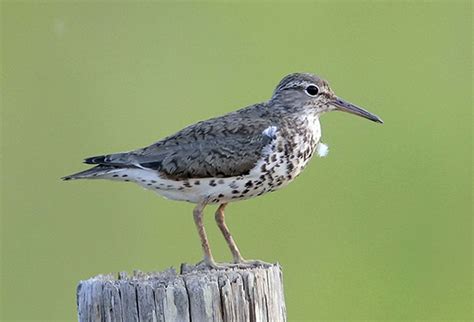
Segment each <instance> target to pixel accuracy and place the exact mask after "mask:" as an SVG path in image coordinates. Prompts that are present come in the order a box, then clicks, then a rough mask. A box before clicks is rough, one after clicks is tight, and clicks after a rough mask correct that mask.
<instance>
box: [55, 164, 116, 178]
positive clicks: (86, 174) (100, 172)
mask: <svg viewBox="0 0 474 322" xmlns="http://www.w3.org/2000/svg"><path fill="white" fill-rule="evenodd" d="M120 170H121V168H120V167H114V166H106V165H98V166H96V167H93V168H90V169H87V170H85V171H81V172H78V173H74V174H71V175H68V176H65V177H62V178H61V179H63V180H74V179H99V178H103V177H104V176H106V175H108V174H111V173H113V172H117V171H120Z"/></svg>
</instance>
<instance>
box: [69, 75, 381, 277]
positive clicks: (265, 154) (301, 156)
mask: <svg viewBox="0 0 474 322" xmlns="http://www.w3.org/2000/svg"><path fill="white" fill-rule="evenodd" d="M330 111H343V112H348V113H351V114H354V115H358V116H361V117H363V118H366V119H368V120H371V121H373V122H376V123H383V121H382V120H381V119H380V118H379V117H378V116H377V115H375V114H372V113H370V112H368V111H367V110H365V109H363V108H361V107H358V106H356V105H354V104H352V103H349V102H348V101H346V100H344V99H342V98H340V97H338V96H336V94H335V93H334V91H333V90H332V89H331V88H330V86H329V83H328V82H327V81H326V80H324V79H322V78H320V77H319V76H316V75H314V74H311V73H293V74H289V75H287V76H285V77H284V78H283V79H282V80H281V81H280V82H279V83H278V85H277V86H276V88H275V90H274V92H273V94H272V96H271V97H270V99H269V100H267V101H264V102H261V103H257V104H254V105H250V106H247V107H244V108H241V109H239V110H236V111H234V112H230V113H228V114H225V115H223V116H219V117H215V118H211V119H208V120H204V121H200V122H197V123H195V124H192V125H190V126H188V127H185V128H184V129H182V130H181V131H178V132H177V133H175V134H173V135H170V136H168V137H165V138H163V139H161V140H159V141H157V142H155V143H153V144H151V145H149V146H146V147H144V148H140V149H137V150H133V151H130V152H123V153H113V154H106V155H100V156H94V157H90V158H86V159H85V160H84V163H86V164H90V165H94V167H92V168H89V169H87V170H85V171H81V172H78V173H75V174H72V175H69V176H66V177H63V178H62V179H64V180H74V179H108V180H114V181H125V182H134V183H136V184H138V185H140V186H142V187H144V188H146V189H149V190H152V191H155V192H156V193H158V194H159V195H161V196H164V197H165V198H168V199H172V200H179V201H187V202H190V203H193V204H195V207H194V209H193V218H194V222H195V225H196V228H197V231H198V234H199V238H200V241H201V247H202V252H203V255H204V257H203V260H202V261H201V262H200V263H199V264H200V265H203V266H204V267H207V268H222V267H227V266H225V264H218V263H217V262H216V261H215V260H214V257H213V255H212V252H211V247H210V245H209V241H208V238H207V234H206V230H205V227H204V224H203V214H204V208H205V207H206V206H207V205H213V204H214V205H218V207H217V211H216V212H215V220H216V223H217V226H218V227H219V229H220V231H221V233H222V235H223V236H224V239H225V241H226V242H227V245H228V247H229V249H230V252H231V254H232V257H233V262H232V263H228V264H229V265H252V264H259V263H262V262H261V261H258V260H254V261H252V260H245V259H244V258H243V257H242V255H241V253H240V250H239V248H238V247H237V244H236V242H235V241H234V238H233V237H232V235H231V233H230V231H229V228H228V227H227V225H226V223H225V210H226V207H227V205H228V204H229V203H231V202H236V201H240V200H245V199H249V198H253V197H258V196H261V195H263V194H266V193H268V192H273V191H276V190H278V189H281V188H283V187H285V186H286V185H288V184H289V183H290V182H292V181H293V180H294V179H295V178H296V177H297V176H298V175H299V174H300V173H301V171H302V170H303V169H304V168H305V167H306V165H307V164H308V162H309V160H310V159H311V158H312V156H313V155H314V153H315V152H316V153H317V154H320V155H321V156H324V155H325V154H326V153H327V146H326V145H325V144H324V143H323V142H322V141H321V125H320V121H319V119H320V117H321V115H323V114H325V113H326V112H330Z"/></svg>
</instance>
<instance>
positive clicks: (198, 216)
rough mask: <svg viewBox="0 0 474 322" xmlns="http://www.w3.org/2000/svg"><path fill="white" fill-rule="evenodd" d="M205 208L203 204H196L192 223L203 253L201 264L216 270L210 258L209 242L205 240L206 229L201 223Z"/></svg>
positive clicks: (214, 263) (212, 259)
mask: <svg viewBox="0 0 474 322" xmlns="http://www.w3.org/2000/svg"><path fill="white" fill-rule="evenodd" d="M204 207H206V204H205V203H201V204H198V205H197V206H196V207H195V208H194V210H193V217H194V223H195V224H196V228H197V230H198V233H199V238H200V239H201V246H202V250H203V252H204V260H203V263H204V264H205V265H207V266H209V267H212V268H216V267H217V265H216V262H215V261H214V258H213V257H212V253H211V248H210V246H209V241H208V240H207V235H206V229H205V228H204V224H203V222H202V217H203V210H204Z"/></svg>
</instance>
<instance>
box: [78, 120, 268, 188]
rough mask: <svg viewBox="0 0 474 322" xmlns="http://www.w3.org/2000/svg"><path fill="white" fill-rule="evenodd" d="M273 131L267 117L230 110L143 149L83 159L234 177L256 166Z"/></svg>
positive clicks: (175, 173)
mask: <svg viewBox="0 0 474 322" xmlns="http://www.w3.org/2000/svg"><path fill="white" fill-rule="evenodd" d="M249 116H252V114H251V113H249ZM253 116H255V115H253ZM275 132H276V127H275V126H273V124H272V122H271V121H270V120H269V119H267V118H262V117H256V118H253V117H252V118H249V119H247V118H246V117H245V114H244V115H243V116H242V115H239V116H238V117H236V115H235V114H234V113H232V114H228V115H226V116H223V117H220V118H216V119H211V120H208V121H202V122H199V123H196V124H194V125H191V126H189V127H187V128H185V129H183V130H181V131H179V132H178V133H176V134H174V135H172V136H169V137H167V138H165V139H163V140H161V141H158V142H156V143H155V144H152V145H150V146H148V147H145V148H143V149H139V150H135V151H131V152H127V153H117V154H110V155H106V156H99V157H92V158H89V159H86V160H85V162H86V163H90V164H105V165H113V166H124V167H138V168H145V169H153V170H156V171H159V172H160V174H162V175H164V176H166V177H169V178H170V179H188V178H209V177H233V176H239V175H244V174H247V173H248V172H249V171H250V170H251V169H252V168H253V167H254V166H255V164H256V163H257V161H258V160H259V159H260V158H262V156H263V155H264V150H265V149H264V148H265V146H267V145H268V144H270V143H271V141H272V140H273V139H274V138H275Z"/></svg>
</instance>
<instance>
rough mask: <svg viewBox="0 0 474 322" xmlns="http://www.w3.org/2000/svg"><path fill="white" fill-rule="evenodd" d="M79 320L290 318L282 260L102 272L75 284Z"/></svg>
mask: <svg viewBox="0 0 474 322" xmlns="http://www.w3.org/2000/svg"><path fill="white" fill-rule="evenodd" d="M77 306H78V314H79V322H86V321H87V322H92V321H94V322H95V321H121V322H134V321H140V322H141V321H166V322H171V321H172V322H175V321H176V322H186V321H223V322H227V321H233V322H234V321H239V322H240V321H242V322H247V321H255V322H264V321H268V322H269V321H272V322H273V321H286V307H285V300H284V296H283V280H282V271H281V267H280V266H279V265H278V264H273V265H266V266H258V267H249V268H232V269H226V270H198V269H196V267H194V266H191V265H186V264H183V265H182V266H181V273H180V274H177V273H176V272H175V270H174V269H168V270H166V271H164V272H160V273H142V272H137V271H136V272H134V273H133V275H132V276H128V275H127V273H119V274H118V276H113V275H111V274H109V275H99V276H96V277H93V278H91V279H88V280H86V281H81V282H80V283H79V285H78V287H77Z"/></svg>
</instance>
